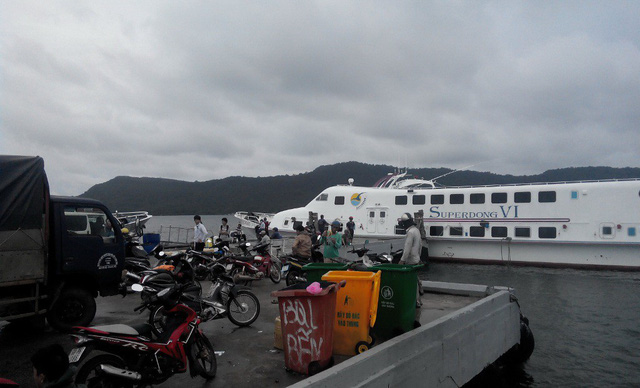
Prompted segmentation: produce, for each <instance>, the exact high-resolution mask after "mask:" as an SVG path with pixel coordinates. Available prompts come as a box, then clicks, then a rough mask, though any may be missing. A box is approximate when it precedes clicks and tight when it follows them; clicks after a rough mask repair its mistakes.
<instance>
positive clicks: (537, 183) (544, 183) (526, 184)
mask: <svg viewBox="0 0 640 388" xmlns="http://www.w3.org/2000/svg"><path fill="white" fill-rule="evenodd" d="M636 181H640V178H624V179H592V180H581V181H558V182H521V183H495V184H491V185H462V186H444V185H442V186H439V187H438V188H440V189H466V188H478V187H511V186H513V187H516V186H535V185H541V186H542V185H544V186H549V185H566V184H575V183H607V182H636ZM420 189H426V190H431V188H429V187H421V188H420Z"/></svg>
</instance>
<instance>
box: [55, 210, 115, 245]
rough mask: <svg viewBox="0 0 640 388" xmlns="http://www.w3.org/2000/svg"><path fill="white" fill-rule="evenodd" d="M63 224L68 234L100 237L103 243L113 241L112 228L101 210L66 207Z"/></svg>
mask: <svg viewBox="0 0 640 388" xmlns="http://www.w3.org/2000/svg"><path fill="white" fill-rule="evenodd" d="M64 222H65V228H66V230H67V233H68V234H73V235H85V236H100V237H102V238H103V240H104V241H105V242H113V241H114V233H113V226H112V225H111V222H110V221H109V218H108V217H107V215H106V214H105V213H104V212H103V211H102V210H101V209H98V208H85V207H74V206H66V207H65V208H64Z"/></svg>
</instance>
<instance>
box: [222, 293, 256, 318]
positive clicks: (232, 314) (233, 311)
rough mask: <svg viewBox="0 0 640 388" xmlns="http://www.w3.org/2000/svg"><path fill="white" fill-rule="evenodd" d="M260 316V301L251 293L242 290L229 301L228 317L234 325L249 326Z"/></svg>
mask: <svg viewBox="0 0 640 388" xmlns="http://www.w3.org/2000/svg"><path fill="white" fill-rule="evenodd" d="M259 315H260V301H259V300H258V297H256V296H255V295H254V294H253V293H252V292H251V291H247V290H240V291H238V293H237V294H236V296H235V297H234V296H230V297H229V300H228V301H227V317H228V318H229V320H230V321H231V323H233V324H234V325H238V326H241V327H242V326H249V325H250V324H252V323H253V322H255V320H256V319H258V316H259Z"/></svg>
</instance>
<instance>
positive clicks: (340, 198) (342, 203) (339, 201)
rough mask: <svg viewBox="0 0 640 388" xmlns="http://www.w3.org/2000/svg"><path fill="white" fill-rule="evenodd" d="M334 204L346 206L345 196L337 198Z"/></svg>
mask: <svg viewBox="0 0 640 388" xmlns="http://www.w3.org/2000/svg"><path fill="white" fill-rule="evenodd" d="M333 203H334V204H335V205H344V197H343V196H339V197H336V199H335V200H334V202H333Z"/></svg>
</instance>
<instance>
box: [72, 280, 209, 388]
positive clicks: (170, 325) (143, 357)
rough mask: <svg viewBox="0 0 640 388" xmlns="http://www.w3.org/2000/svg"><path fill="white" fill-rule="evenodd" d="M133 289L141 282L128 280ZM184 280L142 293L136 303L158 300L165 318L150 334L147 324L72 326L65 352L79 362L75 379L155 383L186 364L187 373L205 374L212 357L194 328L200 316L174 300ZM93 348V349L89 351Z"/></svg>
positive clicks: (89, 382)
mask: <svg viewBox="0 0 640 388" xmlns="http://www.w3.org/2000/svg"><path fill="white" fill-rule="evenodd" d="M132 287H133V289H134V290H135V291H143V290H144V287H143V286H142V285H140V284H134V285H133V286H132ZM184 287H186V286H185V285H176V286H174V287H171V288H165V289H162V290H161V291H159V292H156V293H151V294H149V295H148V296H147V298H146V299H145V301H144V302H143V303H142V305H141V306H139V307H137V308H136V309H135V310H136V311H139V310H142V309H144V308H146V305H148V304H156V303H160V304H162V305H163V306H164V308H165V309H166V311H167V314H168V316H169V317H170V318H168V319H167V330H166V332H164V333H163V335H161V336H160V337H157V338H153V336H152V330H151V326H150V325H148V324H143V325H138V326H128V325H123V324H115V325H106V326H94V327H75V328H74V329H73V330H74V331H73V333H72V334H71V336H72V337H73V339H74V342H75V344H76V347H75V348H74V349H72V351H71V352H70V354H69V362H70V363H71V364H79V369H78V372H77V374H76V384H86V385H87V386H88V387H133V386H147V385H154V384H160V383H162V382H164V381H166V380H167V379H169V378H170V377H171V376H173V375H174V374H176V373H184V372H186V370H187V367H189V371H190V374H191V377H195V376H196V375H200V376H202V377H204V378H206V379H211V378H213V377H214V376H215V375H216V371H217V362H216V356H215V353H214V350H213V346H212V345H211V342H209V339H208V338H207V337H206V336H205V335H204V333H203V332H202V330H200V328H199V325H200V318H199V317H198V315H197V314H196V312H195V311H194V310H193V309H191V308H190V307H188V306H186V305H184V304H181V303H178V297H179V295H180V293H181V292H182V289H183V288H184ZM94 352H96V353H99V354H94Z"/></svg>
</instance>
